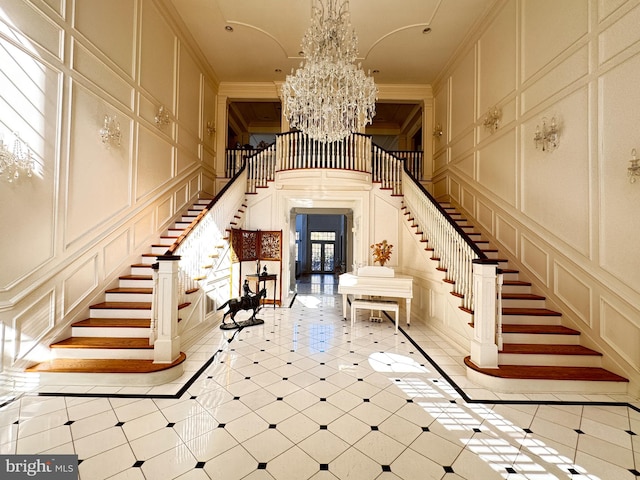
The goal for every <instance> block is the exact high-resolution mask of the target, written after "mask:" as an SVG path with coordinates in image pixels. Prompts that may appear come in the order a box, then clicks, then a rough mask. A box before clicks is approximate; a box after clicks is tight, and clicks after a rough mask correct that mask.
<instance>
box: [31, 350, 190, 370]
mask: <svg viewBox="0 0 640 480" xmlns="http://www.w3.org/2000/svg"><path fill="white" fill-rule="evenodd" d="M186 359H187V356H186V355H185V354H184V353H182V352H180V355H179V356H178V358H177V359H176V360H175V361H174V362H173V363H153V360H115V359H84V358H82V359H80V358H56V359H53V360H51V361H49V362H43V363H39V364H37V365H34V366H32V367H29V368H27V369H26V371H27V372H36V373H54V372H59V373H153V372H160V371H162V370H167V369H169V368H172V367H175V366H177V365H180V364H181V363H182V362H184V361H185V360H186Z"/></svg>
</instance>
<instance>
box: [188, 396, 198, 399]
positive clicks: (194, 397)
mask: <svg viewBox="0 0 640 480" xmlns="http://www.w3.org/2000/svg"><path fill="white" fill-rule="evenodd" d="M196 398H198V397H197V396H196V395H192V396H191V397H190V400H195V399H196Z"/></svg>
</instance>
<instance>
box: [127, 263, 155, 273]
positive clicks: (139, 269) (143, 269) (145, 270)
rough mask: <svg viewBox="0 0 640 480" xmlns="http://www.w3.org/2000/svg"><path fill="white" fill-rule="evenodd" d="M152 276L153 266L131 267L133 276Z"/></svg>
mask: <svg viewBox="0 0 640 480" xmlns="http://www.w3.org/2000/svg"><path fill="white" fill-rule="evenodd" d="M151 274H153V270H152V269H151V265H149V266H148V267H131V275H151Z"/></svg>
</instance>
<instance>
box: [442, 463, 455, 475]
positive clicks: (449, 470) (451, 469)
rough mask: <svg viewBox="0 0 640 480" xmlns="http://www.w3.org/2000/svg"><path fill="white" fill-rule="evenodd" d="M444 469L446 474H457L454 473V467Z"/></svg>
mask: <svg viewBox="0 0 640 480" xmlns="http://www.w3.org/2000/svg"><path fill="white" fill-rule="evenodd" d="M442 468H444V471H445V473H455V472H454V471H453V467H450V466H449V465H447V466H446V467H442Z"/></svg>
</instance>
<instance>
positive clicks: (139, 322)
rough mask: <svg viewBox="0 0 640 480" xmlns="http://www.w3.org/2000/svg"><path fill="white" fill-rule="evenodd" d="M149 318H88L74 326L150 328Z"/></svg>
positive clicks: (73, 325)
mask: <svg viewBox="0 0 640 480" xmlns="http://www.w3.org/2000/svg"><path fill="white" fill-rule="evenodd" d="M150 325H151V320H149V319H148V318H86V319H84V320H80V321H79V322H75V323H74V324H72V325H71V326H72V327H89V328H91V327H98V328H100V327H102V328H104V327H111V328H127V327H129V328H149V327H150Z"/></svg>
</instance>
